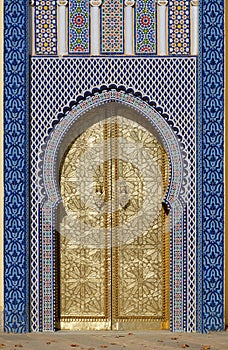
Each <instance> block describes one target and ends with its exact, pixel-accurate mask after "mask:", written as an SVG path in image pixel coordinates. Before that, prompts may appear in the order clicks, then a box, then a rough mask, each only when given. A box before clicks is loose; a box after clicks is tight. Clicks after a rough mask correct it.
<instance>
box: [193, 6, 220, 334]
mask: <svg viewBox="0 0 228 350" xmlns="http://www.w3.org/2000/svg"><path fill="white" fill-rule="evenodd" d="M199 23H200V28H199V29H200V32H199V38H200V45H199V48H200V50H199V70H198V72H199V79H198V84H199V90H198V98H199V103H198V135H197V138H198V210H197V212H198V256H197V262H198V271H197V272H198V291H197V298H198V300H197V304H198V307H197V310H198V314H197V329H198V331H200V332H208V331H221V330H223V329H224V272H223V269H224V178H223V169H224V83H223V79H224V2H223V0H220V1H215V0H210V1H206V0H204V1H202V2H201V3H200V18H199Z"/></svg>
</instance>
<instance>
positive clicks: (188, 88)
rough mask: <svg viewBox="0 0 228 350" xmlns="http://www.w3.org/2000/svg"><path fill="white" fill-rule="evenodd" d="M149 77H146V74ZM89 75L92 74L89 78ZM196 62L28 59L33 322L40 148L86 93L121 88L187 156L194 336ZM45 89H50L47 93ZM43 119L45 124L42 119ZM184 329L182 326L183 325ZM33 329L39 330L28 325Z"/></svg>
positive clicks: (189, 278) (35, 316) (35, 315)
mask: <svg viewBox="0 0 228 350" xmlns="http://www.w3.org/2000/svg"><path fill="white" fill-rule="evenodd" d="M145 71H150V76H147V75H145V74H144V72H145ZM91 72H93V74H91ZM195 74H196V59H195V58H186V59H180V58H172V59H170V58H151V59H143V58H120V57H119V58H112V59H111V58H104V57H103V58H102V57H100V58H84V59H82V58H77V59H76V58H74V59H73V58H65V59H61V60H58V59H51V60H50V59H48V58H32V62H31V79H32V80H31V89H32V90H31V174H32V179H31V197H32V207H31V244H32V246H31V258H32V266H31V274H32V276H33V278H34V282H31V298H32V299H31V301H32V302H31V313H32V320H37V319H38V318H39V317H38V315H39V308H38V305H39V300H38V298H37V295H38V294H39V293H38V291H37V288H38V284H37V281H38V274H39V271H38V263H37V261H38V259H39V257H38V253H37V247H38V246H39V237H38V236H37V225H38V224H39V223H38V220H39V218H38V216H37V212H38V208H37V204H36V203H37V197H38V196H42V194H40V193H39V187H38V186H37V172H38V169H37V164H38V163H39V162H40V158H39V155H40V154H41V149H40V147H41V145H42V144H43V143H44V142H45V138H46V137H47V136H48V134H49V130H51V129H52V128H53V126H52V123H53V120H54V119H55V118H57V115H58V113H60V112H61V111H62V110H63V108H64V107H66V106H68V105H69V103H70V101H73V100H75V99H76V98H77V97H78V96H79V95H84V93H85V92H86V91H92V90H93V89H94V88H101V87H102V86H104V85H106V86H110V85H111V84H115V85H116V86H121V85H122V86H125V88H126V89H132V90H133V91H136V92H137V91H140V92H141V93H142V94H143V96H146V97H147V98H148V100H149V101H151V102H152V101H153V102H155V103H156V105H157V107H160V108H161V109H162V111H163V113H165V114H166V115H167V116H169V117H170V118H172V123H174V124H175V126H176V128H178V133H179V135H180V137H181V140H182V143H183V145H184V146H183V147H184V148H185V151H186V161H187V164H186V167H187V168H186V171H187V173H188V175H187V183H188V185H186V186H185V192H184V193H182V197H183V198H184V199H185V201H187V203H188V204H187V209H186V210H187V213H186V215H187V216H188V246H189V248H188V249H189V250H190V251H189V253H188V254H187V256H188V261H187V263H188V266H189V269H188V275H187V281H188V283H187V286H188V294H189V298H188V300H189V304H190V305H191V308H189V311H188V315H187V321H186V322H187V324H188V325H189V327H190V328H191V330H193V331H194V330H195V323H196V322H195V321H196V319H195V317H196V315H195V313H196V308H195V304H196V293H195V285H196V284H195V278H196V276H195V271H196V266H195V259H196V255H195V247H196V228H195V218H196V212H195V201H196V191H195V181H196V180H195V137H196V136H195V128H193V125H195V118H196V106H195V103H196V80H195ZM47 87H48V88H47ZM44 115H45V116H46V117H45V118H43V116H44ZM33 199H34V200H33ZM183 323H184V321H183ZM32 329H33V330H37V329H39V325H38V324H37V322H35V323H33V322H32Z"/></svg>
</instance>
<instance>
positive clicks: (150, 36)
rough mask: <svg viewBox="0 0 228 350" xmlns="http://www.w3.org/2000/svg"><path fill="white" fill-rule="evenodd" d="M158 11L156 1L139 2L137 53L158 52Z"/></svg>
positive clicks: (136, 28)
mask: <svg viewBox="0 0 228 350" xmlns="http://www.w3.org/2000/svg"><path fill="white" fill-rule="evenodd" d="M156 15H157V11H156V1H155V0H137V1H136V6H135V22H136V24H135V34H136V35H135V46H136V47H135V52H136V54H150V53H155V52H156V40H157V38H156V32H157V30H156V26H157V18H156Z"/></svg>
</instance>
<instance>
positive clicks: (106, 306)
mask: <svg viewBox="0 0 228 350" xmlns="http://www.w3.org/2000/svg"><path fill="white" fill-rule="evenodd" d="M168 169H169V165H168V158H167V154H166V152H165V150H164V147H163V146H162V145H161V144H160V143H159V142H158V140H157V138H156V137H155V136H153V134H152V133H150V132H149V131H148V130H147V129H146V128H145V127H143V126H142V125H140V124H138V123H137V122H136V121H133V120H131V119H127V118H124V117H123V116H121V115H115V116H111V117H109V118H106V119H103V120H102V121H99V122H97V123H95V124H94V125H92V126H90V127H88V129H87V130H85V131H84V132H82V133H81V134H80V135H79V136H78V137H77V138H76V139H75V140H74V141H73V142H72V143H71V145H70V147H68V149H67V151H66V152H65V155H64V157H63V161H62V166H61V170H60V188H61V196H62V202H63V208H64V214H63V215H62V219H61V222H60V226H59V232H60V234H59V246H60V254H59V259H60V293H59V304H60V309H59V327H60V328H61V329H119V330H120V329H167V328H168V327H169V321H168V320H169V304H168V303H169V253H168V252H169V220H168V214H167V213H166V212H167V210H166V212H165V210H164V208H163V205H162V202H163V199H164V197H165V191H166V190H167V184H168V176H169V171H168Z"/></svg>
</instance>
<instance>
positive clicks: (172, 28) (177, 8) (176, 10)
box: [169, 0, 190, 55]
mask: <svg viewBox="0 0 228 350" xmlns="http://www.w3.org/2000/svg"><path fill="white" fill-rule="evenodd" d="M169 53H170V54H171V55H188V54H189V53H190V0H170V1H169Z"/></svg>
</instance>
